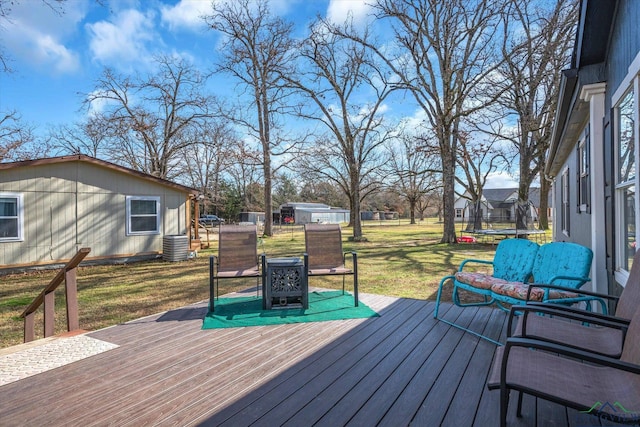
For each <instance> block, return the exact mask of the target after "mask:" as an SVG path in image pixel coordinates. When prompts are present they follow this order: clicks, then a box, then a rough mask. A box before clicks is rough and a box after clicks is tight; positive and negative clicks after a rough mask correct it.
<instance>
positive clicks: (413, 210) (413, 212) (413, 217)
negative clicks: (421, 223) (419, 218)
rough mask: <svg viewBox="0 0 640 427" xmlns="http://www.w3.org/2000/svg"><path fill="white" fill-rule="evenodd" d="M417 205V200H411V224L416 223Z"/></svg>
mask: <svg viewBox="0 0 640 427" xmlns="http://www.w3.org/2000/svg"><path fill="white" fill-rule="evenodd" d="M416 204H417V200H415V199H414V198H410V199H409V218H410V221H409V223H410V224H415V223H416Z"/></svg>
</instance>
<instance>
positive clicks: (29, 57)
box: [2, 1, 87, 73]
mask: <svg viewBox="0 0 640 427" xmlns="http://www.w3.org/2000/svg"><path fill="white" fill-rule="evenodd" d="M11 7H12V10H11V15H10V18H9V20H7V21H4V22H3V28H2V29H3V32H6V33H8V34H10V35H11V37H5V38H3V40H2V41H3V43H4V45H5V47H6V49H7V52H8V53H9V54H10V55H11V56H13V57H15V58H16V59H20V60H22V61H24V62H26V63H28V64H31V65H32V66H35V67H38V68H39V69H42V70H46V71H47V72H51V71H53V72H57V73H73V72H75V71H77V70H78V69H79V67H80V61H79V55H78V53H77V52H75V51H74V50H73V49H72V48H70V47H68V46H66V45H65V43H66V42H67V41H68V40H69V39H70V38H71V37H72V36H73V35H74V33H76V32H77V30H78V24H79V22H80V21H81V20H82V19H83V18H84V16H85V15H86V10H87V1H76V2H72V3H70V4H65V5H64V7H63V8H62V9H63V10H64V13H59V11H58V9H56V8H55V6H54V8H50V7H48V6H46V5H45V4H44V3H43V2H42V3H41V2H38V3H37V4H34V3H33V2H18V3H15V4H13V5H12V6H11Z"/></svg>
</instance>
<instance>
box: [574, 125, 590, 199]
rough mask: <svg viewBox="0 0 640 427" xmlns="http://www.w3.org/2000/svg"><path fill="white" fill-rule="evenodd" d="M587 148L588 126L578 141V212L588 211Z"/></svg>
mask: <svg viewBox="0 0 640 427" xmlns="http://www.w3.org/2000/svg"><path fill="white" fill-rule="evenodd" d="M589 150H590V137H589V126H587V127H586V128H585V130H584V133H583V137H582V139H581V140H580V142H579V143H578V153H577V154H578V155H577V158H578V165H577V166H578V167H577V171H578V180H577V184H578V188H577V195H578V212H589V211H590V206H589V201H590V198H591V186H590V184H589V183H590V180H589V169H590V168H589V166H590V165H589V156H590V155H589Z"/></svg>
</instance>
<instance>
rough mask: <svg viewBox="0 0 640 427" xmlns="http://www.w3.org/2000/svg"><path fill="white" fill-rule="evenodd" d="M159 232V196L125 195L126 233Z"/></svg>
mask: <svg viewBox="0 0 640 427" xmlns="http://www.w3.org/2000/svg"><path fill="white" fill-rule="evenodd" d="M159 233H160V197H149V196H127V235H130V234H159Z"/></svg>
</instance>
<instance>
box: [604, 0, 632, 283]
mask: <svg viewBox="0 0 640 427" xmlns="http://www.w3.org/2000/svg"><path fill="white" fill-rule="evenodd" d="M638 22H640V7H639V5H638V2H637V1H636V0H619V1H618V5H617V10H616V14H615V16H614V20H613V25H612V29H611V38H610V40H611V41H610V44H609V46H608V49H607V57H606V62H605V67H604V68H605V73H606V76H605V80H606V82H607V90H606V97H605V117H604V129H605V132H604V144H605V150H604V152H605V158H604V175H605V222H606V226H605V228H606V229H605V230H604V231H605V232H604V235H605V238H606V248H607V260H606V268H607V275H608V278H609V279H608V283H609V286H608V291H609V293H610V294H613V295H619V294H620V293H621V292H622V286H621V284H620V283H618V281H617V280H616V278H615V273H616V269H617V266H616V241H615V236H616V230H615V221H616V212H615V209H616V203H615V184H616V178H615V162H616V147H615V139H614V132H615V125H614V123H613V117H612V109H613V107H614V104H613V96H614V94H615V93H616V92H617V91H619V90H620V89H621V87H622V85H624V86H625V87H626V80H627V79H628V78H629V66H630V65H631V63H632V62H633V60H634V59H635V58H636V56H637V55H638V52H640V36H639V34H638ZM623 90H624V89H623ZM636 108H638V107H637V106H636Z"/></svg>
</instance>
